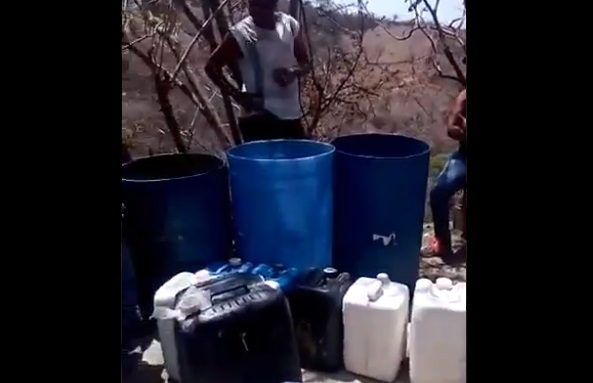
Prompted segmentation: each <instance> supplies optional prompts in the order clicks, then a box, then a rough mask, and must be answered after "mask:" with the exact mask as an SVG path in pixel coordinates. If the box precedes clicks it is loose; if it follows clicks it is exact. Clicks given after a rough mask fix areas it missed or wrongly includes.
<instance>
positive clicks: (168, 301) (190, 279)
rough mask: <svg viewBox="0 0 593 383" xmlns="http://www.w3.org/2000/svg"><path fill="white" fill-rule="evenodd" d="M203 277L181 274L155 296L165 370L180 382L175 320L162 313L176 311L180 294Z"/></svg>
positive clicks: (163, 286) (155, 308) (186, 273)
mask: <svg viewBox="0 0 593 383" xmlns="http://www.w3.org/2000/svg"><path fill="white" fill-rule="evenodd" d="M208 274H209V273H207V274H206V275H208ZM201 275H203V274H198V277H196V274H194V273H189V272H183V273H179V274H177V275H175V276H174V277H173V278H171V279H170V280H168V281H167V282H166V283H165V284H164V285H162V286H161V287H160V288H159V289H158V290H157V291H156V293H155V295H154V316H155V317H156V318H158V319H157V328H158V332H159V340H160V343H161V349H162V351H163V359H164V360H165V368H166V370H167V374H168V375H169V378H171V379H174V380H176V381H179V363H178V358H177V346H176V344H175V332H174V330H175V319H174V318H173V317H172V316H169V315H167V313H165V314H161V312H163V311H165V310H166V311H168V310H173V309H175V303H176V300H177V296H178V294H180V293H181V292H183V291H185V290H186V289H187V288H188V287H190V286H192V285H193V284H194V283H196V282H197V281H198V279H197V278H199V276H201Z"/></svg>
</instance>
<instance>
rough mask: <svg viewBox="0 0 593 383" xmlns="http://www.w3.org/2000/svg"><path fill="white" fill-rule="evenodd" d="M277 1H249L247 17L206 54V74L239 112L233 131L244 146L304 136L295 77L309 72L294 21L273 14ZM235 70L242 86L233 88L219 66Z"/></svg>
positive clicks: (302, 44) (297, 28)
mask: <svg viewBox="0 0 593 383" xmlns="http://www.w3.org/2000/svg"><path fill="white" fill-rule="evenodd" d="M277 4H278V0H249V14H250V15H249V16H247V17H246V18H244V19H243V20H241V21H239V22H238V23H237V24H235V25H233V26H232V27H231V30H230V34H229V35H227V36H226V37H225V39H224V40H223V42H222V44H221V45H220V46H219V47H218V48H217V49H216V50H215V51H214V52H213V53H212V55H211V56H210V58H209V60H208V63H207V64H206V68H205V70H206V73H207V74H208V76H209V77H210V79H211V80H212V82H214V83H215V84H216V85H217V86H218V87H220V88H221V90H223V91H226V92H228V93H229V94H230V95H231V96H232V97H233V98H234V99H235V101H237V103H239V104H240V105H241V106H242V107H243V109H244V111H245V113H244V115H243V116H242V117H241V118H240V119H239V128H240V130H241V134H242V135H243V140H244V141H245V142H248V141H255V140H266V139H279V138H305V136H306V135H305V131H304V128H303V126H302V124H301V117H302V114H303V112H302V109H301V104H300V95H299V85H298V77H299V76H302V75H304V74H305V73H306V72H307V71H308V70H309V57H308V54H307V49H306V46H305V43H304V39H303V37H302V31H301V28H300V25H299V22H298V21H297V20H296V19H294V18H293V17H292V16H290V15H287V14H285V13H282V12H277V11H276V7H277ZM225 66H227V67H233V66H238V67H239V70H240V73H241V77H242V80H243V86H242V88H241V89H238V88H237V87H235V86H233V85H232V84H231V83H230V81H229V80H228V78H227V77H226V76H225V75H224V72H223V68H224V67H225Z"/></svg>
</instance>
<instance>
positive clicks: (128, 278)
mask: <svg viewBox="0 0 593 383" xmlns="http://www.w3.org/2000/svg"><path fill="white" fill-rule="evenodd" d="M139 325H140V317H139V315H138V302H137V296H136V279H135V276H134V267H133V265H132V261H131V259H130V254H129V251H128V247H127V246H126V244H125V242H123V241H122V244H121V329H122V334H121V335H122V352H123V353H126V352H128V351H131V350H130V349H131V348H132V345H131V342H132V340H133V339H132V338H133V335H134V334H135V333H136V330H137V329H138V327H139Z"/></svg>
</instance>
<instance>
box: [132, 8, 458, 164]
mask: <svg viewBox="0 0 593 383" xmlns="http://www.w3.org/2000/svg"><path fill="white" fill-rule="evenodd" d="M401 1H403V0H401ZM425 3H426V2H423V1H421V2H417V3H414V4H412V6H413V7H415V9H418V12H417V13H416V14H417V17H416V20H414V21H412V22H405V23H399V22H397V21H396V20H388V21H385V20H381V19H377V18H376V17H374V16H372V15H370V14H368V12H366V9H365V5H364V3H363V2H361V1H359V2H357V3H356V4H355V6H354V7H350V8H349V9H345V8H344V7H339V6H337V5H336V4H335V3H333V2H332V1H331V0H323V1H315V2H306V3H304V4H299V2H298V1H294V0H292V1H290V2H288V1H284V2H282V1H281V4H280V7H281V9H283V10H285V11H288V10H289V9H292V8H293V7H294V6H295V5H300V7H298V8H300V10H298V11H297V12H298V13H297V14H296V15H297V16H298V17H299V19H300V20H301V22H302V23H303V25H305V26H306V32H307V33H306V37H307V41H308V45H309V50H310V54H311V59H312V63H313V68H314V69H313V71H312V73H311V75H309V76H307V77H306V78H305V79H303V80H302V82H301V96H302V106H303V110H304V112H305V119H304V120H305V124H306V127H307V129H308V130H309V132H310V133H311V135H312V136H313V137H315V138H318V139H322V140H329V139H331V138H332V137H334V136H336V135H338V134H344V133H352V132H360V131H362V130H367V129H370V130H379V131H386V132H394V131H398V132H402V133H405V134H412V135H416V136H420V137H423V138H427V139H428V140H429V141H432V142H436V143H437V145H438V143H439V141H440V140H441V139H442V137H439V135H438V134H437V133H436V131H437V130H438V129H437V128H440V127H442V125H443V121H444V118H445V115H446V113H445V112H446V110H447V107H448V105H449V104H450V102H451V97H452V96H453V94H454V93H455V91H456V89H457V87H456V86H455V85H454V84H455V82H452V81H451V80H449V78H450V77H452V76H451V74H453V77H455V75H456V72H455V69H454V66H453V65H452V64H451V63H450V62H449V60H448V59H449V55H448V54H447V52H448V51H449V52H452V54H453V57H454V60H455V62H457V61H458V59H459V57H460V55H463V54H464V53H463V52H464V49H465V46H464V45H463V49H462V50H460V49H458V48H459V47H460V46H462V45H460V44H457V45H454V46H453V48H447V46H448V45H446V44H444V43H443V41H444V42H445V43H447V44H449V45H451V42H456V43H458V39H461V37H463V36H462V32H460V30H459V28H457V29H455V28H456V27H455V26H453V27H450V26H445V27H441V26H440V24H439V23H438V20H436V21H437V23H435V20H431V21H430V22H427V21H425V20H424V17H428V19H429V20H430V14H431V13H430V12H429V11H426V12H423V11H422V9H423V7H424V8H425V7H426V5H425ZM429 5H430V4H429ZM427 12H428V13H427ZM244 15H245V4H244V3H243V2H242V1H240V0H233V1H229V0H227V1H222V2H221V1H218V0H210V1H206V0H204V1H203V2H202V1H194V0H190V1H188V0H170V1H163V0H157V1H152V2H150V3H149V4H148V5H146V4H145V5H142V3H139V2H136V1H134V2H132V1H129V0H128V2H127V3H124V4H123V7H122V142H125V143H127V144H128V145H130V147H131V148H132V150H133V152H134V154H141V155H145V154H147V153H148V154H149V153H154V152H160V151H180V152H183V151H187V150H203V151H208V152H220V151H221V150H224V149H225V148H226V147H228V146H229V145H233V144H235V143H237V142H239V138H238V134H237V132H236V128H234V125H235V124H236V114H237V113H238V112H239V110H240V108H239V107H238V106H237V105H234V104H233V103H232V102H231V101H230V99H229V98H228V97H227V96H225V95H224V94H221V93H220V92H219V91H218V90H217V89H215V87H213V86H212V84H211V83H210V81H209V80H208V79H207V77H206V76H205V74H204V73H203V66H204V64H205V61H206V59H207V57H208V55H209V53H210V51H211V50H212V49H213V48H215V47H216V45H217V43H218V41H220V39H221V36H223V35H224V34H225V29H226V28H228V25H229V23H234V22H237V21H238V20H239V19H240V18H241V17H243V16H244ZM426 15H427V16H426ZM394 29H397V30H400V31H401V30H402V29H403V33H402V34H400V35H396V34H394V33H393V32H392V31H393V30H394ZM378 35H381V36H383V37H385V36H387V37H388V38H389V39H388V40H386V41H387V43H386V42H385V40H383V41H380V40H378V37H377V36H378ZM196 36H197V37H196ZM419 36H420V37H419ZM442 36H444V38H442ZM459 36H461V37H459ZM412 39H416V41H414V43H413V44H411V45H414V46H418V45H421V44H425V45H427V46H428V49H424V50H421V52H415V51H414V50H410V52H411V54H408V55H406V57H403V58H402V59H401V60H399V62H391V61H390V60H389V57H387V58H386V56H389V54H386V55H384V54H383V53H384V52H380V51H374V52H370V49H369V47H371V46H373V44H375V43H376V44H375V45H378V46H383V47H384V46H390V48H392V50H397V49H399V48H398V47H399V46H404V45H405V44H406V43H410V42H411V40H412ZM407 40H409V41H407ZM461 41H463V40H461ZM460 52H461V53H460ZM387 53H389V52H387ZM459 80H460V78H459V77H457V79H456V80H455V81H457V82H459ZM464 82H465V78H463V81H462V82H460V83H464ZM443 140H444V139H443ZM445 141H446V140H445Z"/></svg>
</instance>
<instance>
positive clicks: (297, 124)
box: [239, 112, 307, 142]
mask: <svg viewBox="0 0 593 383" xmlns="http://www.w3.org/2000/svg"><path fill="white" fill-rule="evenodd" d="M239 130H241V135H242V136H243V142H251V141H259V140H279V139H287V138H295V139H305V138H307V135H306V133H305V129H304V127H303V124H302V123H301V120H300V119H296V120H281V119H279V118H278V117H276V116H274V115H273V114H271V113H269V112H265V113H262V114H257V115H252V116H248V117H240V118H239Z"/></svg>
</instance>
